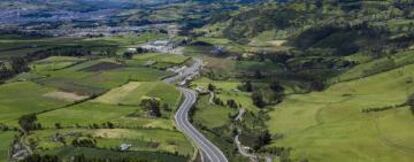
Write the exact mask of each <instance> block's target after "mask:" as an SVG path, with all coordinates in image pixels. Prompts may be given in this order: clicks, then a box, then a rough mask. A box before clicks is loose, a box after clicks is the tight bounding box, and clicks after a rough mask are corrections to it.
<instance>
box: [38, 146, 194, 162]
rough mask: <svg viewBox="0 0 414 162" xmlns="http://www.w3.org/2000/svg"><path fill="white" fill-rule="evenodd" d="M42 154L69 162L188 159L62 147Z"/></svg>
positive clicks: (156, 154)
mask: <svg viewBox="0 0 414 162" xmlns="http://www.w3.org/2000/svg"><path fill="white" fill-rule="evenodd" d="M43 154H49V155H50V154H52V155H57V156H58V157H60V158H62V159H64V160H67V161H69V160H70V158H71V157H73V156H75V155H78V156H79V155H84V156H85V158H86V159H90V158H92V159H94V158H98V159H111V160H114V161H116V160H119V159H133V160H137V161H177V162H186V161H188V159H189V158H188V157H184V156H178V155H174V154H170V153H169V154H167V153H162V152H153V151H131V152H129V151H127V152H119V151H112V150H105V149H96V148H87V147H70V146H66V147H62V148H60V149H56V150H48V151H45V152H44V153H43Z"/></svg>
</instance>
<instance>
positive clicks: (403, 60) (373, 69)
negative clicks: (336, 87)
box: [330, 51, 414, 82]
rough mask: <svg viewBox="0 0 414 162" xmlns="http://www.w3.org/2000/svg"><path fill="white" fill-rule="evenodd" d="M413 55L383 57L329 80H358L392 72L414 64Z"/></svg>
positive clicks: (413, 53) (411, 53)
mask: <svg viewBox="0 0 414 162" xmlns="http://www.w3.org/2000/svg"><path fill="white" fill-rule="evenodd" d="M413 55H414V51H406V52H401V53H398V54H396V55H393V56H391V57H384V58H380V59H375V60H373V61H368V62H365V63H362V64H359V65H357V66H355V67H354V68H352V69H350V70H348V71H346V72H345V73H343V74H341V75H340V76H338V77H335V78H333V79H331V80H330V82H335V81H347V80H352V79H358V78H361V77H366V76H370V75H374V74H378V73H381V72H383V71H388V70H392V69H395V68H398V67H401V66H404V65H407V64H412V63H414V57H413ZM359 57H361V56H359Z"/></svg>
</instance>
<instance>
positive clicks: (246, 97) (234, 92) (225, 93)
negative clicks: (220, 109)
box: [192, 78, 259, 112]
mask: <svg viewBox="0 0 414 162" xmlns="http://www.w3.org/2000/svg"><path fill="white" fill-rule="evenodd" d="M209 83H211V84H213V85H214V86H216V88H217V89H218V93H217V94H216V95H217V97H219V98H220V99H222V100H223V101H227V100H229V99H234V100H235V101H236V102H237V103H239V104H241V105H242V106H243V108H245V109H247V110H249V111H253V112H256V111H258V110H259V108H257V107H256V106H255V105H254V104H253V102H252V100H251V98H250V94H249V93H246V92H241V91H239V90H238V89H237V87H238V86H239V85H241V82H238V81H214V80H210V79H208V78H200V79H198V80H196V81H194V82H192V84H193V86H201V87H204V88H207V87H208V84H209Z"/></svg>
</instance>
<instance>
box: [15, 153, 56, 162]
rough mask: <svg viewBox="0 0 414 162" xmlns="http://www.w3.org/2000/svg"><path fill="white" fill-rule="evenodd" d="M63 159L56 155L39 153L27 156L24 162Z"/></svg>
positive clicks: (45, 161)
mask: <svg viewBox="0 0 414 162" xmlns="http://www.w3.org/2000/svg"><path fill="white" fill-rule="evenodd" d="M57 161H61V160H60V159H59V157H58V156H56V155H39V154H37V153H35V154H32V155H30V156H28V157H26V158H25V159H24V160H22V162H57Z"/></svg>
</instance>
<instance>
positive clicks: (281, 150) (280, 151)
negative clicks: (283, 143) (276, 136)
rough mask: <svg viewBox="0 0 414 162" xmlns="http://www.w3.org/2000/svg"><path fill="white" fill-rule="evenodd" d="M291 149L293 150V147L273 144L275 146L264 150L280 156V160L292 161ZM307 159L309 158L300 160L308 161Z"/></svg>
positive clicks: (284, 161) (301, 161) (302, 161)
mask: <svg viewBox="0 0 414 162" xmlns="http://www.w3.org/2000/svg"><path fill="white" fill-rule="evenodd" d="M291 150H292V148H286V147H277V146H273V147H269V148H266V149H263V150H262V151H263V152H268V153H271V154H274V155H276V156H278V157H279V158H280V161H283V162H291V161H292V160H291V159H290V151H291ZM307 161H308V160H306V159H302V160H300V162H307Z"/></svg>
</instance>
